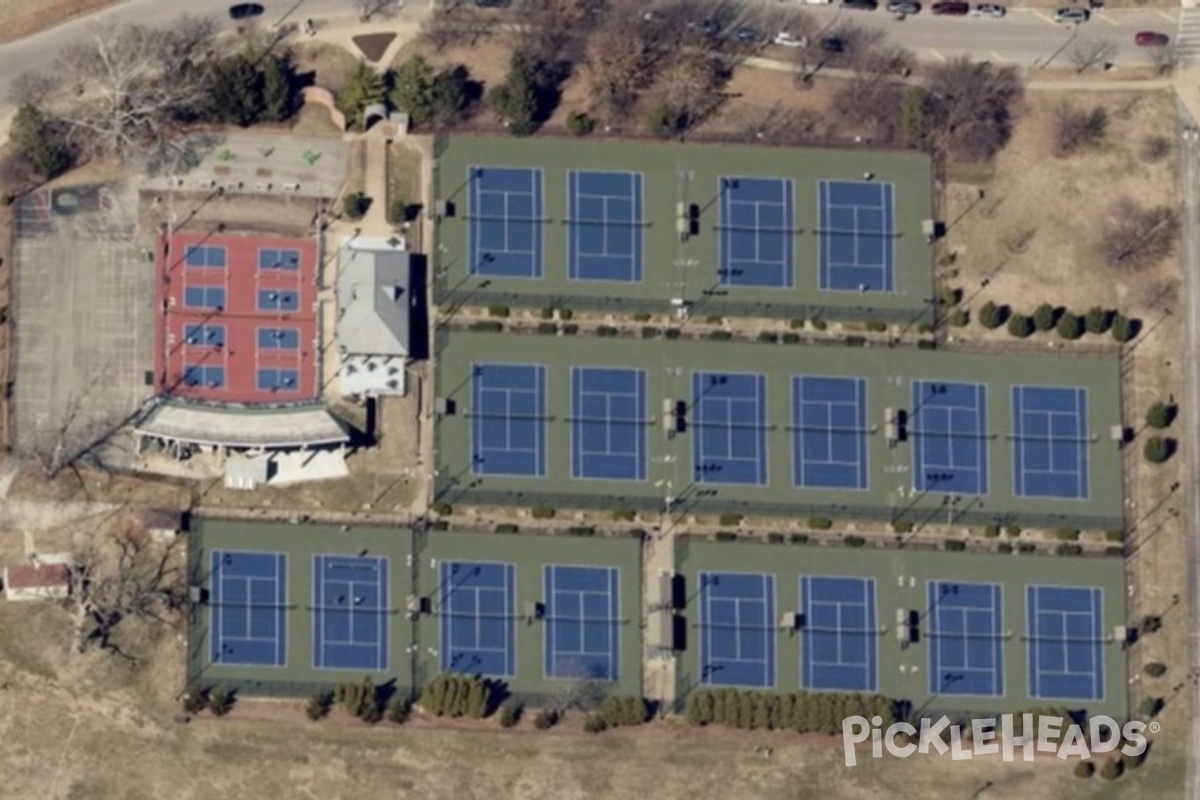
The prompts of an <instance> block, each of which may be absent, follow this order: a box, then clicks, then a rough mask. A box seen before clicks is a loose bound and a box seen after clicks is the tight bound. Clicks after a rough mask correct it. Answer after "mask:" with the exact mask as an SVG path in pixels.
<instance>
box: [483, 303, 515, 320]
mask: <svg viewBox="0 0 1200 800" xmlns="http://www.w3.org/2000/svg"><path fill="white" fill-rule="evenodd" d="M511 313H512V312H511V311H510V310H509V308H508V306H488V316H489V317H501V318H505V317H508V316H509V314H511Z"/></svg>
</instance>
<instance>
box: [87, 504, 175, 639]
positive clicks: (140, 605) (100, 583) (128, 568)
mask: <svg viewBox="0 0 1200 800" xmlns="http://www.w3.org/2000/svg"><path fill="white" fill-rule="evenodd" d="M179 541H180V540H178V539H173V540H171V541H170V542H169V543H160V542H157V541H155V540H154V539H153V538H152V537H151V536H150V535H149V533H147V532H146V531H145V530H144V529H143V528H141V527H140V526H138V525H135V524H133V523H128V522H127V523H126V524H124V525H122V526H121V527H120V528H119V529H118V530H117V531H115V532H109V533H103V532H102V533H98V534H95V535H91V536H88V537H87V538H86V540H85V542H84V543H83V544H82V546H81V547H79V548H78V550H77V551H76V552H75V553H74V554H73V557H74V568H73V575H72V585H71V596H70V598H69V600H68V603H69V604H71V606H72V607H73V610H74V612H75V623H76V626H75V647H74V649H75V651H76V652H80V653H81V652H84V651H86V650H87V649H88V648H89V647H92V646H96V647H100V648H102V649H105V650H108V651H110V652H113V653H117V654H119V655H123V656H124V657H126V658H129V659H131V660H137V657H136V656H135V655H134V653H135V651H136V644H138V643H139V642H137V641H130V642H128V643H124V642H122V641H121V637H119V636H118V633H119V629H120V626H121V625H122V623H123V622H126V621H127V620H137V621H140V622H143V623H150V624H153V625H156V626H157V625H166V626H171V627H176V626H177V625H178V624H179V622H180V620H179V616H178V612H179V611H180V610H181V609H182V608H183V605H184V601H185V600H186V598H187V585H186V584H187V581H186V569H187V566H186V562H185V559H184V557H183V552H182V551H183V548H182V547H181V546H179V545H178V542H179ZM138 638H139V639H140V638H141V637H138Z"/></svg>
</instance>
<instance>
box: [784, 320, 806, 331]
mask: <svg viewBox="0 0 1200 800" xmlns="http://www.w3.org/2000/svg"><path fill="white" fill-rule="evenodd" d="M788 327H789V328H791V329H792V330H794V331H798V330H801V329H803V328H804V320H803V319H794V320H792V321H791V322H789V323H788Z"/></svg>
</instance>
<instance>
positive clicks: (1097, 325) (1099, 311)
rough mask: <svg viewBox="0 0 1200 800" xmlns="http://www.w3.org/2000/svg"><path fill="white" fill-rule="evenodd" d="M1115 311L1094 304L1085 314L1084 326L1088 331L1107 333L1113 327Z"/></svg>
mask: <svg viewBox="0 0 1200 800" xmlns="http://www.w3.org/2000/svg"><path fill="white" fill-rule="evenodd" d="M1115 315H1116V312H1114V311H1108V310H1106V309H1103V308H1101V307H1100V306H1092V307H1091V308H1089V309H1088V310H1087V313H1086V314H1084V315H1083V327H1084V328H1085V329H1086V330H1087V332H1088V333H1105V332H1107V331H1108V329H1109V328H1111V327H1112V324H1113V317H1114V316H1115Z"/></svg>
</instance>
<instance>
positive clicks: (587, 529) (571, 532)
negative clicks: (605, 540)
mask: <svg viewBox="0 0 1200 800" xmlns="http://www.w3.org/2000/svg"><path fill="white" fill-rule="evenodd" d="M567 535H568V536H595V535H596V529H595V528H594V527H592V526H591V525H573V526H572V527H570V528H567Z"/></svg>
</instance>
